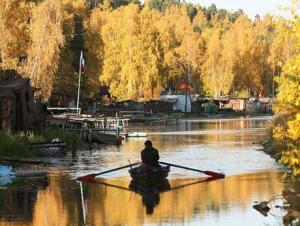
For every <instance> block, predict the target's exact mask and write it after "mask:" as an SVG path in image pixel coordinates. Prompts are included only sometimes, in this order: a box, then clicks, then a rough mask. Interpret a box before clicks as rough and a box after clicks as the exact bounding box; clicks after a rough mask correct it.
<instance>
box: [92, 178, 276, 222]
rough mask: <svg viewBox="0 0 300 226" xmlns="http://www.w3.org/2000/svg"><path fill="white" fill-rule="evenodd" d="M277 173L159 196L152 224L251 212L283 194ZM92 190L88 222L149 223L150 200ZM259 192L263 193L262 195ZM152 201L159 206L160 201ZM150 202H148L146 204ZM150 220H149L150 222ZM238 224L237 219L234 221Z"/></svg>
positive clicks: (122, 192) (104, 188)
mask: <svg viewBox="0 0 300 226" xmlns="http://www.w3.org/2000/svg"><path fill="white" fill-rule="evenodd" d="M278 177H279V176H278V174H277V173H263V174H249V175H243V176H236V177H228V178H226V179H225V180H218V181H212V182H209V183H196V184H195V185H192V186H186V187H184V188H182V189H177V190H172V191H168V192H163V193H160V194H159V205H155V208H154V211H153V214H152V215H151V222H152V223H157V224H159V223H161V222H163V219H172V220H173V221H174V222H176V221H178V222H181V221H182V219H189V218H192V217H193V216H194V215H195V214H198V215H202V216H203V215H205V213H207V212H214V213H215V214H216V217H218V216H220V214H221V213H220V211H222V212H224V211H226V209H231V208H239V209H242V210H243V209H244V210H246V209H248V208H249V207H250V208H251V206H252V202H251V201H250V199H251V197H253V195H255V196H256V197H257V199H259V200H265V199H267V198H268V197H270V196H271V195H273V194H280V193H281V189H282V185H281V184H280V183H278V181H279V178H278ZM109 182H110V183H111V184H117V185H118V186H122V187H126V186H128V182H126V181H113V180H109ZM189 182H190V183H193V182H195V180H172V181H171V185H172V187H177V186H179V187H180V186H182V185H184V184H186V183H189ZM86 186H88V188H86V189H88V194H87V196H86V197H87V198H88V219H89V220H88V221H89V222H91V223H92V225H105V223H108V222H109V223H110V224H111V225H133V226H134V225H140V224H142V223H141V222H145V221H146V219H147V217H146V214H145V206H143V202H144V204H145V201H146V200H143V197H142V196H140V195H138V194H135V193H130V192H128V191H126V190H120V189H117V188H113V187H108V186H101V185H99V186H97V185H86ZM258 191H259V192H258ZM152 198H153V199H152V200H150V201H151V202H152V205H153V203H154V204H155V202H157V200H156V201H155V199H157V197H154V196H153V197H152ZM146 202H147V201H146ZM150 204H151V203H150ZM148 220H149V219H147V222H148ZM233 221H234V218H233Z"/></svg>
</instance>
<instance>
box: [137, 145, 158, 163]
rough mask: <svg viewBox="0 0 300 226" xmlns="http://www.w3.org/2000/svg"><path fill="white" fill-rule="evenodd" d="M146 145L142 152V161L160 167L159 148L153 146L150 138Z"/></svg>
mask: <svg viewBox="0 0 300 226" xmlns="http://www.w3.org/2000/svg"><path fill="white" fill-rule="evenodd" d="M144 145H145V148H144V149H143V150H142V152H141V159H142V163H144V164H147V165H149V166H154V167H160V165H159V163H158V160H159V154H158V150H157V149H156V148H154V147H153V146H152V142H151V141H150V140H146V141H145V143H144Z"/></svg>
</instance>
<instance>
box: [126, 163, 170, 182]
mask: <svg viewBox="0 0 300 226" xmlns="http://www.w3.org/2000/svg"><path fill="white" fill-rule="evenodd" d="M169 172H170V167H168V166H166V167H165V166H161V167H154V166H149V165H146V164H143V163H142V164H141V165H139V166H137V167H134V168H131V169H130V170H129V174H130V176H131V178H132V180H133V181H135V182H138V183H140V184H144V185H155V184H157V183H160V182H161V181H163V180H164V179H166V178H167V177H168V175H169Z"/></svg>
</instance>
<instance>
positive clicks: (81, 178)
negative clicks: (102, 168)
mask: <svg viewBox="0 0 300 226" xmlns="http://www.w3.org/2000/svg"><path fill="white" fill-rule="evenodd" d="M97 175H98V174H97V173H91V174H88V175H85V176H81V177H77V180H79V181H92V180H93V179H94V178H95V177H96V176H97Z"/></svg>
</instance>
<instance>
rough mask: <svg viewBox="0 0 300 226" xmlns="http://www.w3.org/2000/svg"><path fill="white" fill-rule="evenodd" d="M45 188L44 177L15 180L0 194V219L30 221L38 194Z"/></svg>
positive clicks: (45, 179) (46, 182)
mask: <svg viewBox="0 0 300 226" xmlns="http://www.w3.org/2000/svg"><path fill="white" fill-rule="evenodd" d="M47 186H48V180H47V177H46V175H44V176H38V177H35V178H17V179H16V181H15V182H14V183H13V184H11V185H10V186H9V187H8V188H7V189H5V190H1V192H0V206H1V208H0V219H1V220H4V221H6V220H8V221H28V222H30V221H32V218H33V209H34V205H35V203H36V200H37V195H38V192H39V191H40V190H43V189H46V187H47ZM1 220H0V221H1Z"/></svg>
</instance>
